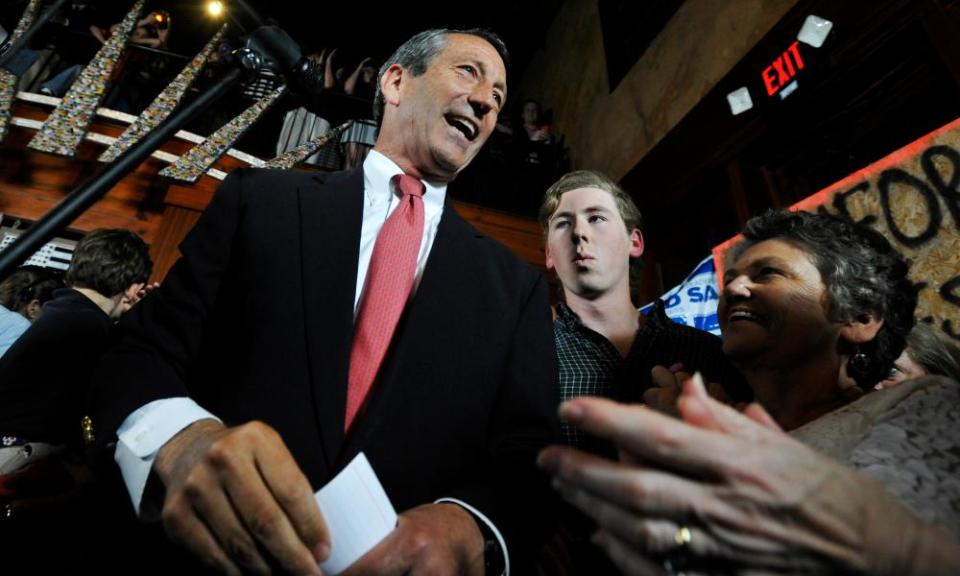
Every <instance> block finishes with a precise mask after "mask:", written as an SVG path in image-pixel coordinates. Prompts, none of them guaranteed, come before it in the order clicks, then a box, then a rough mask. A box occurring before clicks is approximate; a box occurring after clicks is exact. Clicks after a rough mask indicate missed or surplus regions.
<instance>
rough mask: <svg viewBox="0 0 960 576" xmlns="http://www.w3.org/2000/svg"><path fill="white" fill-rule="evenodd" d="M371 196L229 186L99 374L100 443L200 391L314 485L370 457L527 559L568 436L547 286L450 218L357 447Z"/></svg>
mask: <svg viewBox="0 0 960 576" xmlns="http://www.w3.org/2000/svg"><path fill="white" fill-rule="evenodd" d="M362 188H363V174H362V172H361V170H355V171H352V172H341V173H334V174H330V175H321V176H317V175H310V174H306V173H298V172H285V171H267V170H239V171H237V172H234V173H233V174H231V176H230V177H229V178H227V180H226V181H225V182H224V183H223V185H222V186H221V187H220V190H218V192H217V193H216V194H215V196H214V199H213V200H212V202H211V203H210V206H209V207H208V208H207V210H206V212H205V213H204V214H203V216H202V217H201V218H200V220H199V221H198V223H197V225H196V227H195V228H194V230H193V231H192V232H191V233H190V235H189V236H188V237H187V239H186V240H185V241H184V242H183V244H182V246H181V251H182V253H183V257H182V258H181V259H180V260H179V261H178V262H177V264H176V265H175V266H174V267H173V269H172V270H171V271H170V273H169V275H168V276H167V278H166V280H165V281H164V282H163V285H162V286H161V288H160V289H159V290H157V291H156V292H154V293H153V294H151V295H150V296H149V297H148V298H146V299H145V300H144V301H143V302H142V303H141V304H139V305H138V306H136V307H135V308H134V310H133V312H131V313H130V314H128V316H127V317H126V318H125V319H124V321H123V322H122V323H121V332H122V339H121V342H120V343H119V344H118V345H117V346H116V347H115V348H113V349H112V350H111V351H110V352H109V353H108V354H107V356H106V357H105V358H104V362H103V363H102V365H101V368H102V373H101V375H100V381H101V386H100V387H99V388H98V390H97V399H96V403H97V405H98V407H99V410H98V412H99V415H100V418H99V423H98V424H99V429H100V436H101V437H102V436H104V435H105V434H106V433H108V431H109V432H113V431H115V430H116V428H117V427H118V426H119V424H120V423H121V422H122V420H123V418H125V417H126V416H127V415H128V414H129V413H130V412H132V411H133V410H134V409H136V408H137V407H139V406H141V405H143V404H145V403H146V402H149V401H151V400H154V399H157V398H163V397H170V396H182V395H187V394H189V395H190V396H192V397H193V398H194V399H195V400H197V401H198V402H199V403H200V404H201V405H203V406H204V407H206V408H207V409H209V410H210V411H212V412H213V413H214V414H217V415H218V416H220V417H221V418H223V419H224V420H225V422H226V423H227V424H239V423H243V422H247V421H250V420H253V419H257V420H262V421H264V422H266V423H268V424H269V425H271V426H273V427H274V428H276V429H277V430H278V431H279V433H280V435H281V436H282V437H283V439H284V441H285V442H286V444H287V446H288V447H289V448H290V450H291V452H292V453H293V454H294V456H295V458H296V460H297V462H298V463H299V465H300V467H301V468H302V469H303V471H304V472H305V474H306V475H307V477H308V478H309V479H310V481H311V482H312V484H313V485H314V487H315V488H319V487H320V486H322V485H323V484H324V483H325V482H326V481H327V480H329V479H330V478H331V477H332V476H333V475H335V474H336V472H337V471H339V469H341V468H342V467H343V466H345V465H346V464H347V463H349V461H350V460H351V459H352V458H353V457H354V455H356V454H357V453H358V452H359V451H361V450H362V451H363V452H364V453H366V455H367V457H368V458H369V459H370V462H371V464H372V465H373V468H374V470H375V471H376V472H377V475H378V476H379V478H380V480H381V482H382V483H383V485H384V487H385V488H386V491H387V494H388V495H389V496H390V498H391V501H392V502H393V504H394V506H395V507H396V508H397V510H398V511H402V510H405V509H408V508H410V507H412V506H416V505H419V504H423V503H427V502H432V501H433V500H435V499H437V498H440V497H447V496H449V497H455V498H459V499H462V500H464V501H466V502H468V503H470V504H471V505H473V506H475V507H476V508H477V509H479V510H480V511H481V512H483V514H485V515H486V516H488V517H489V518H490V519H491V520H492V521H493V522H494V523H495V524H496V525H497V527H498V528H499V529H500V530H501V532H502V533H503V535H504V537H505V538H506V540H507V545H508V548H509V549H510V553H511V557H512V558H513V557H515V556H517V555H518V554H520V555H522V553H523V551H524V550H526V549H528V548H529V542H528V541H529V538H530V536H531V535H534V534H536V533H537V530H532V529H531V528H532V527H534V526H536V525H537V524H538V521H539V518H540V517H541V516H542V515H543V512H544V511H543V510H542V509H540V506H541V505H542V504H543V503H544V502H545V499H546V498H547V497H548V496H547V493H548V492H549V489H548V488H547V487H546V485H545V484H544V482H543V479H542V477H541V476H540V474H539V473H538V472H537V469H536V466H535V456H536V453H537V451H538V449H540V448H541V447H543V446H544V445H545V444H547V443H548V442H551V441H553V439H554V434H555V432H556V423H555V416H554V414H555V410H556V404H557V398H558V396H557V391H556V378H557V377H556V359H555V352H554V343H553V335H552V327H551V319H550V311H549V307H548V297H547V288H546V283H545V282H544V280H543V278H542V276H541V275H540V274H539V273H537V272H536V271H534V270H533V269H531V268H530V267H528V266H527V265H525V264H523V263H522V262H520V261H519V260H518V259H517V258H516V257H515V256H514V255H513V254H512V253H510V252H509V251H508V250H506V249H505V248H504V247H503V246H501V245H500V244H498V243H497V242H495V241H493V240H491V239H490V238H488V237H486V236H484V235H482V234H480V233H478V232H477V231H476V230H475V229H474V228H473V227H471V226H470V225H469V224H467V223H466V222H465V221H463V220H462V219H461V218H460V217H459V216H458V215H457V214H456V212H455V211H454V210H453V208H452V206H451V205H450V204H449V203H448V204H447V206H446V207H445V208H444V213H443V217H442V219H441V222H440V225H439V230H438V232H437V237H436V239H435V241H434V244H433V247H432V249H431V253H430V257H429V260H428V262H427V265H426V268H425V270H424V273H423V276H422V280H421V282H420V285H419V287H418V289H417V292H416V294H415V295H414V297H413V298H412V300H411V301H410V302H409V304H408V305H407V308H406V310H405V312H404V316H403V317H402V318H401V320H400V324H399V325H398V328H397V332H396V333H395V335H394V339H393V343H392V345H391V349H390V351H389V352H388V356H387V358H386V360H385V361H384V364H383V366H381V369H380V374H379V376H378V380H377V382H376V383H375V385H374V389H373V391H372V396H371V397H370V398H369V400H368V405H367V409H366V412H365V413H364V414H363V415H362V416H361V417H360V419H359V420H358V421H357V422H356V423H355V424H354V430H352V431H351V434H350V436H349V437H347V438H345V437H344V435H343V432H342V430H343V420H344V411H345V406H346V386H347V371H348V365H349V355H350V345H351V338H352V332H353V302H354V292H355V285H356V277H357V260H358V252H359V236H360V226H361V217H362V200H363V190H362Z"/></svg>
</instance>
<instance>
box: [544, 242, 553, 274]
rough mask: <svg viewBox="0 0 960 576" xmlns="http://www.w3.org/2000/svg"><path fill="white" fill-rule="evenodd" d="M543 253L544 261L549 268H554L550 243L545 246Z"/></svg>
mask: <svg viewBox="0 0 960 576" xmlns="http://www.w3.org/2000/svg"><path fill="white" fill-rule="evenodd" d="M543 255H544V261H543V263H544V265H545V266H546V267H547V270H553V255H552V254H550V245H549V244H548V245H546V246H544V247H543Z"/></svg>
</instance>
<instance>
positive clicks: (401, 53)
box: [373, 28, 510, 130]
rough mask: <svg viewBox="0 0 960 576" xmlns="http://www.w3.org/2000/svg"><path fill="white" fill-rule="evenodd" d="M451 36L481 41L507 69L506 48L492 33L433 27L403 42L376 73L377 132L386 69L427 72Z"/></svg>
mask: <svg viewBox="0 0 960 576" xmlns="http://www.w3.org/2000/svg"><path fill="white" fill-rule="evenodd" d="M450 34H469V35H470V36H476V37H478V38H483V39H484V40H486V41H487V42H489V43H490V45H491V46H493V47H494V48H495V49H496V51H497V54H499V55H500V59H501V60H503V66H504V68H507V69H509V67H510V53H509V52H507V46H506V44H504V43H503V40H501V39H500V37H499V36H497V35H496V34H495V33H493V32H491V31H489V30H484V29H482V28H468V29H466V30H456V29H452V28H433V29H431V30H424V31H423V32H420V33H419V34H417V35H415V36H414V37H413V38H410V39H409V40H407V41H406V42H404V43H403V44H402V45H401V46H400V47H399V48H397V50H396V51H395V52H394V53H393V54H392V55H391V56H390V57H389V58H387V60H386V61H385V62H384V63H383V65H382V66H380V71H379V72H377V83H376V93H375V94H374V97H373V119H374V120H375V121H376V122H377V129H378V130H379V129H380V123H381V122H382V121H383V109H384V107H386V100H384V98H383V91H382V90H381V89H380V81H381V80H382V79H383V75H384V74H385V73H386V71H387V69H388V68H390V67H391V66H393V65H394V64H399V65H400V66H403V67H404V68H406V69H407V70H409V71H410V73H411V74H413V75H414V76H420V75H421V74H423V73H424V72H426V71H427V68H428V67H429V66H430V62H432V61H433V59H434V58H435V57H436V56H437V54H439V53H441V52H443V49H444V48H446V47H447V36H449V35H450Z"/></svg>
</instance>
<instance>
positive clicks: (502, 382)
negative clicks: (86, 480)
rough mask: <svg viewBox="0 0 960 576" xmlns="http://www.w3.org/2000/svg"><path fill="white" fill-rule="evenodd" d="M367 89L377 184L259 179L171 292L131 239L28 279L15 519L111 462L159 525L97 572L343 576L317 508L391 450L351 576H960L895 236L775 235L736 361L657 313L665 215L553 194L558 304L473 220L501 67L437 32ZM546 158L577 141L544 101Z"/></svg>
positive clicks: (950, 450)
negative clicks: (381, 496) (469, 193)
mask: <svg viewBox="0 0 960 576" xmlns="http://www.w3.org/2000/svg"><path fill="white" fill-rule="evenodd" d="M332 58H333V54H330V55H327V56H326V59H325V61H324V55H320V56H319V57H318V59H317V60H316V61H315V64H316V65H318V66H319V64H320V61H323V68H324V70H325V73H324V82H326V80H327V78H328V76H327V72H329V71H330V70H333V68H334V67H333V65H332V64H331V62H330V61H331V59H332ZM368 64H369V62H367V61H361V62H360V64H359V65H358V66H357V68H356V71H355V72H354V74H353V75H351V77H353V76H356V78H355V79H354V80H355V82H360V81H361V79H362V78H363V77H369V78H370V80H371V81H372V82H373V84H374V98H373V102H374V107H373V114H372V122H373V123H374V125H375V127H376V131H375V134H376V136H375V141H374V142H373V145H372V147H371V149H370V150H367V151H365V153H362V154H358V155H357V157H356V159H355V160H356V166H355V167H354V168H353V169H351V170H347V171H342V172H330V173H322V174H317V173H309V172H298V171H276V170H257V169H243V170H238V171H235V172H234V173H232V174H231V175H230V176H229V177H228V178H227V179H226V180H225V181H224V183H223V185H222V186H221V187H220V189H219V190H218V191H217V193H216V194H215V196H214V198H213V200H212V201H211V203H210V205H209V206H208V208H207V209H206V211H205V212H204V213H203V215H202V216H201V217H200V219H199V221H198V222H197V224H196V226H195V227H194V229H193V230H192V231H191V233H190V234H189V235H188V237H187V239H186V240H185V241H184V242H183V244H182V245H181V247H180V249H181V253H182V256H181V258H180V260H179V261H178V262H177V263H176V264H175V265H174V267H173V268H172V269H171V270H170V272H169V273H168V274H167V275H166V277H165V278H164V280H163V283H162V285H160V286H157V285H152V284H148V282H149V276H150V272H151V266H150V259H149V255H148V251H147V248H146V245H145V244H144V243H143V241H142V240H140V239H139V238H138V237H136V236H135V235H133V234H131V233H129V232H123V231H116V230H103V231H97V232H93V233H91V234H89V235H88V236H87V237H86V238H84V240H83V241H81V242H80V244H79V245H78V246H77V249H76V252H75V254H74V256H73V260H72V262H71V265H70V269H69V270H68V272H67V274H66V276H65V277H64V279H63V283H64V286H65V287H64V288H60V289H56V290H53V292H52V296H51V295H50V294H48V293H47V292H43V293H41V291H40V290H39V289H38V287H37V286H36V285H35V284H36V280H29V281H27V280H17V281H16V286H17V287H15V288H11V292H15V293H16V294H17V295H18V296H17V298H16V300H6V299H5V300H4V301H3V304H4V306H7V307H8V308H9V311H10V312H11V313H13V314H23V315H24V317H28V318H29V313H30V312H29V311H30V310H31V309H33V310H40V311H42V312H41V313H40V314H39V317H38V318H37V317H36V316H35V317H34V321H33V323H32V324H30V326H29V327H28V328H26V330H25V331H24V332H23V333H22V335H20V336H19V338H18V339H17V340H16V341H15V342H14V343H13V345H12V346H11V347H10V348H9V350H8V351H7V352H6V354H4V355H3V357H2V358H0V398H2V399H3V401H2V402H0V435H2V436H3V441H4V446H3V447H0V498H2V499H4V500H5V502H6V506H7V511H8V513H7V516H8V518H7V519H0V522H4V521H7V522H9V521H16V519H17V518H18V517H20V516H19V515H20V512H19V511H18V508H17V506H18V504H19V502H18V490H20V491H21V492H20V493H19V495H20V496H22V491H23V490H24V488H23V487H24V480H23V479H24V478H25V477H26V478H33V477H34V476H29V475H30V474H31V470H34V469H35V467H36V466H38V464H39V462H40V461H50V459H56V458H69V457H70V456H69V455H70V454H74V455H76V454H77V453H78V452H81V451H86V450H90V451H93V452H94V453H99V454H108V455H110V456H111V458H112V460H113V462H109V463H108V464H109V465H108V466H106V467H104V468H103V469H99V470H98V471H97V474H102V475H104V476H106V475H117V474H119V476H120V477H121V478H122V483H123V486H124V488H125V490H124V489H123V488H118V489H117V490H109V491H105V492H106V496H107V497H110V498H113V499H122V500H125V501H126V510H127V511H128V512H129V516H130V518H129V519H130V520H132V519H133V517H134V516H137V517H139V520H140V522H131V523H129V524H126V523H122V522H120V521H119V520H118V524H117V525H113V526H110V527H108V528H104V530H105V531H106V533H107V534H109V536H108V538H109V539H110V542H111V544H110V545H109V546H103V548H104V549H103V550H101V553H100V554H93V555H92V557H93V558H95V560H94V561H95V562H96V566H98V568H99V569H100V570H103V571H106V572H110V569H109V568H105V567H106V566H113V565H114V564H115V565H117V566H127V567H128V568H129V566H130V565H129V564H125V562H127V561H128V560H127V558H128V556H127V553H131V554H133V553H136V555H137V556H138V557H140V558H142V557H143V556H142V551H143V550H150V551H152V554H151V555H150V562H149V563H148V564H149V565H146V566H142V565H140V566H138V570H140V571H142V572H144V573H158V574H159V573H170V572H172V571H174V570H180V571H187V572H192V571H195V570H197V569H199V567H200V566H205V567H207V568H210V569H215V570H218V571H220V572H222V573H227V574H238V573H244V572H253V573H270V572H271V571H284V572H296V573H309V574H318V573H319V567H318V566H319V563H321V562H323V561H325V560H326V559H328V558H329V557H330V555H331V551H333V550H335V549H336V548H337V546H338V538H339V537H341V536H342V535H341V534H337V533H336V532H335V531H332V530H331V529H330V527H329V526H328V524H327V518H325V517H324V514H323V511H322V510H321V509H320V507H319V505H318V503H317V501H316V499H315V498H314V491H315V490H317V489H319V488H320V487H322V486H323V485H325V484H326V483H327V482H329V481H330V480H331V479H332V478H333V477H334V476H335V475H336V474H337V472H338V471H340V470H341V469H342V468H343V467H344V466H346V465H347V464H348V463H349V462H350V461H351V460H352V459H353V457H354V456H356V455H357V454H359V453H361V452H362V453H363V454H365V455H366V457H367V459H368V460H369V462H370V463H371V465H372V467H373V469H374V470H375V471H376V474H377V476H378V478H379V480H380V482H381V483H382V485H383V487H384V489H385V491H386V493H387V495H388V496H389V498H390V500H391V502H392V504H393V506H394V507H395V508H396V509H397V510H398V511H399V519H398V522H397V525H396V527H395V528H394V529H393V530H392V532H390V534H389V535H388V536H387V537H386V538H384V539H383V540H382V541H381V542H380V543H379V544H377V545H376V546H374V547H373V548H372V549H371V550H369V551H368V552H367V553H366V554H364V555H363V556H362V557H361V558H360V559H359V560H358V561H357V562H356V563H355V564H353V565H352V566H351V567H350V568H349V569H348V570H347V571H346V572H344V573H346V574H406V573H412V574H421V573H429V574H470V575H480V574H511V573H513V574H567V575H572V574H591V575H592V574H613V573H617V572H618V571H619V572H622V573H624V574H658V573H723V574H727V573H736V574H740V573H743V574H748V573H749V574H767V573H771V574H772V573H777V574H793V573H863V574H891V575H893V574H954V573H957V572H958V571H960V482H958V481H957V470H958V468H960V437H958V435H957V433H956V431H955V429H956V425H957V419H958V416H957V414H958V410H957V407H958V405H960V388H958V386H960V384H958V382H957V375H958V370H957V368H958V359H960V353H958V348H957V344H956V343H955V342H953V341H951V340H949V339H948V338H946V337H945V336H943V335H940V334H937V333H935V332H931V330H933V329H932V328H931V327H929V326H926V325H924V324H916V323H915V320H914V313H915V308H916V304H917V292H916V288H915V286H914V285H913V284H912V283H911V281H910V280H909V277H908V271H909V269H908V264H907V262H906V261H905V260H904V259H903V257H902V256H901V255H899V254H898V253H897V252H896V251H895V250H894V249H893V248H892V246H891V245H890V243H889V242H888V241H887V240H886V239H885V238H884V237H883V236H882V235H881V234H880V233H878V232H876V231H875V230H873V229H871V228H868V227H865V226H862V225H858V224H855V223H853V222H852V221H850V220H849V219H845V218H841V217H837V216H831V215H827V214H813V213H806V212H789V211H784V210H774V211H769V212H767V213H764V214H761V215H758V216H756V217H754V218H752V219H750V220H749V222H747V224H746V226H745V228H744V230H743V239H742V241H741V242H740V243H739V244H737V245H735V246H734V247H733V248H731V249H730V251H729V252H728V254H727V263H726V267H725V274H724V278H723V287H722V295H721V299H720V303H719V311H718V316H719V319H720V325H721V329H722V337H721V338H717V337H714V336H712V335H710V334H707V333H704V332H700V331H697V330H695V329H693V328H690V327H684V326H680V325H677V324H673V323H671V322H670V320H669V319H668V318H666V315H665V313H664V310H663V306H662V305H657V306H655V307H654V308H653V310H652V312H651V313H650V315H649V316H642V315H640V314H639V313H638V312H637V306H636V304H637V303H636V302H634V301H633V299H632V294H633V291H632V290H631V288H632V286H631V283H632V282H635V281H636V274H635V273H633V272H634V271H635V269H636V266H637V263H638V259H639V258H640V256H641V254H642V253H643V251H644V248H645V241H644V237H643V231H642V227H643V225H642V218H641V216H640V212H639V210H638V209H637V207H636V205H635V204H634V202H633V200H632V199H631V197H630V195H629V194H627V193H626V192H624V191H623V190H622V189H621V188H620V187H619V186H618V185H617V184H616V183H615V182H613V181H611V180H610V179H609V178H607V177H606V176H604V175H602V174H599V173H597V172H592V171H576V172H571V173H569V174H565V175H563V176H562V177H561V178H559V179H558V180H557V181H556V182H555V183H553V185H551V186H549V187H545V193H543V194H542V195H541V205H540V210H539V221H540V224H541V226H542V230H543V237H544V252H545V259H546V260H545V263H546V266H547V268H548V269H549V270H550V271H551V273H554V274H556V276H557V278H558V280H559V283H560V287H561V290H562V295H561V298H560V300H561V302H560V303H559V304H558V305H557V306H556V308H555V309H554V310H551V307H550V305H549V301H550V300H549V295H548V288H547V282H546V280H545V278H544V277H543V275H541V274H540V273H539V272H536V271H535V270H533V269H532V268H531V267H529V266H528V265H527V264H525V263H522V262H521V261H520V260H519V259H518V258H517V257H516V256H515V255H513V254H512V253H510V252H509V251H508V250H506V249H505V248H504V247H502V246H501V245H499V244H498V243H496V242H495V241H493V240H491V239H490V238H488V237H486V236H484V235H483V234H480V233H479V232H477V231H476V230H475V229H474V228H473V227H472V226H470V225H469V224H468V223H467V222H465V221H464V220H463V219H462V218H461V217H460V216H458V215H457V213H456V212H455V211H454V210H453V208H452V205H451V203H449V202H447V201H446V196H447V194H448V187H449V185H450V183H451V182H452V181H454V179H455V178H456V177H457V175H458V173H460V172H461V171H462V170H463V169H464V168H465V167H466V166H467V165H468V164H470V162H471V161H472V160H473V159H474V157H476V155H477V154H478V152H479V151H480V149H481V147H482V146H483V145H484V143H485V142H486V140H487V139H488V138H489V137H490V136H491V134H493V133H494V131H495V130H496V125H497V122H498V116H500V114H501V112H502V111H503V110H504V107H505V106H506V101H507V95H508V86H507V75H508V67H509V56H508V53H507V50H506V47H505V45H504V44H503V42H502V41H501V40H500V39H499V38H498V37H497V36H495V35H493V34H492V33H490V32H487V31H484V30H477V29H470V30H428V31H425V32H422V33H419V34H417V35H415V36H414V37H413V38H411V39H410V40H408V41H407V42H406V43H404V44H403V45H402V46H401V47H400V48H398V49H397V51H396V52H395V53H394V54H393V55H392V56H390V57H389V58H388V59H387V60H386V61H385V62H384V63H383V64H382V66H381V67H380V68H379V71H378V72H377V73H376V75H375V77H374V75H373V73H372V72H370V71H369V70H367V66H368ZM334 74H335V72H334ZM348 80H349V78H348ZM364 82H365V80H364ZM524 109H525V110H527V107H525V108H524ZM527 116H529V119H530V122H529V126H528V122H526V117H527ZM515 131H518V130H515ZM523 132H525V133H526V134H527V137H528V138H530V139H531V140H532V139H533V138H534V136H536V137H537V138H540V139H543V138H549V130H545V129H544V128H543V127H542V126H538V123H537V121H536V118H535V113H534V110H533V108H532V107H531V108H530V111H529V112H528V113H525V121H524V125H523ZM531 134H532V135H531ZM26 272H28V271H24V273H26ZM7 282H12V281H11V280H8V281H7ZM147 292H149V294H147ZM0 294H4V295H5V294H6V292H4V291H3V290H0ZM4 298H6V296H4ZM44 299H48V301H47V302H46V304H43V306H42V307H41V306H40V304H41V303H42V302H43V301H44ZM31 307H32V308H31ZM121 316H122V317H121ZM118 319H119V322H117V320H118ZM54 350H57V351H58V352H59V353H62V354H68V355H69V357H68V358H67V359H65V360H63V361H61V362H58V363H51V362H49V361H47V360H45V358H47V357H48V355H49V354H50V353H51V352H52V351H54ZM558 416H559V417H558ZM114 462H115V465H114ZM103 481H104V482H106V480H103ZM123 492H126V493H125V494H124V493H123ZM556 495H559V498H558V497H557V496H556ZM131 503H132V506H130V504H131ZM22 514H23V515H24V516H29V511H28V510H24V511H23V512H22ZM158 526H159V527H160V529H159V530H158V529H157V527H158ZM171 544H175V545H176V547H174V546H172V545H171ZM168 545H169V547H168ZM118 549H119V550H120V552H119V553H118V552H117V550H118ZM158 550H163V551H164V552H163V553H157V551H158ZM178 550H179V551H178ZM111 563H114V564H111Z"/></svg>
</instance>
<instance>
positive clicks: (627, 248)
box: [546, 188, 643, 299]
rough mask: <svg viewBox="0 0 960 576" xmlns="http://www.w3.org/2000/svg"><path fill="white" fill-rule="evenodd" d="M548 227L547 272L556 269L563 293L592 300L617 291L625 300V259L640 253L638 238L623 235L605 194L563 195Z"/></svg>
mask: <svg viewBox="0 0 960 576" xmlns="http://www.w3.org/2000/svg"><path fill="white" fill-rule="evenodd" d="M547 226H548V228H547V245H546V256H547V259H546V264H547V268H548V269H552V270H556V272H557V276H558V277H559V278H560V282H561V283H562V284H563V288H564V291H565V292H567V293H568V294H570V293H573V294H576V295H578V296H580V297H582V298H588V299H593V298H597V297H599V296H602V295H604V294H607V293H610V292H612V291H614V290H617V289H619V290H626V294H627V295H628V296H629V293H630V292H629V290H630V258H631V257H632V258H638V257H639V256H640V255H641V254H642V253H643V237H642V236H641V235H640V231H639V230H636V229H634V230H632V231H630V232H627V228H626V224H624V222H623V217H621V216H620V211H619V210H618V209H617V203H616V201H615V200H614V198H613V195H612V194H610V192H607V191H606V190H601V189H600V188H577V189H575V190H570V191H569V192H564V194H563V196H561V197H560V203H559V204H558V205H557V209H556V210H554V212H553V215H552V216H550V219H549V221H548V222H547Z"/></svg>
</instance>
